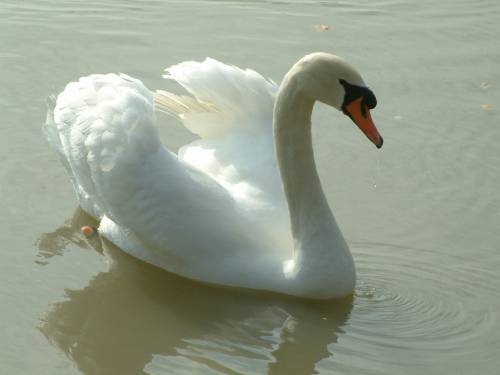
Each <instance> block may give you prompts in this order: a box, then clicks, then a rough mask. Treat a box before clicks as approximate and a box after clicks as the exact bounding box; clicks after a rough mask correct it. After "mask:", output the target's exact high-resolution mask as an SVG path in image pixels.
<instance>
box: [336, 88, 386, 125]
mask: <svg viewBox="0 0 500 375" xmlns="http://www.w3.org/2000/svg"><path fill="white" fill-rule="evenodd" d="M339 82H340V84H341V85H342V86H344V90H345V95H344V102H343V103H342V112H344V113H345V114H346V115H348V116H350V115H349V112H347V109H346V108H347V106H348V105H349V104H350V103H352V102H353V101H354V100H356V99H359V98H363V99H362V103H361V104H362V105H361V111H362V112H361V114H362V115H363V117H364V116H365V106H366V107H368V108H369V109H373V108H375V107H376V106H377V98H375V94H374V93H373V92H372V90H370V89H369V88H368V87H364V86H357V85H351V84H350V83H349V82H347V81H345V80H343V79H339ZM363 104H364V105H363Z"/></svg>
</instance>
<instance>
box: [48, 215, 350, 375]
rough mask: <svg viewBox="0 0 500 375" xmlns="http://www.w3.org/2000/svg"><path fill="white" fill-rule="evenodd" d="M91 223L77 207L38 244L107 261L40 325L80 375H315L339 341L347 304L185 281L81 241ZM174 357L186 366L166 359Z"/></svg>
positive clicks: (98, 244) (101, 243) (69, 292)
mask: <svg viewBox="0 0 500 375" xmlns="http://www.w3.org/2000/svg"><path fill="white" fill-rule="evenodd" d="M89 222H93V221H92V219H91V218H89V217H88V216H87V215H86V214H85V213H83V211H81V210H80V209H79V210H77V211H76V212H75V215H74V217H73V218H72V220H71V222H70V223H69V224H66V225H64V226H62V227H61V228H59V229H57V230H55V231H54V232H52V233H46V234H44V235H42V236H41V239H40V241H39V248H40V252H41V253H42V254H41V256H42V257H43V259H45V260H47V259H49V258H50V255H49V253H50V251H49V249H50V243H53V244H54V252H55V253H56V254H58V255H62V254H63V251H62V250H63V248H64V246H62V245H61V244H66V243H68V242H73V243H76V244H80V245H82V241H83V242H86V243H87V244H90V245H91V246H92V247H94V248H95V249H96V250H98V251H99V252H101V251H102V250H104V254H105V255H106V256H107V257H109V258H110V259H111V266H110V269H109V272H101V273H99V274H98V275H96V276H95V277H94V278H93V279H92V280H91V281H90V282H89V284H88V285H87V286H86V287H85V288H83V289H81V290H67V291H66V295H67V300H65V301H63V302H56V303H53V304H52V305H51V308H50V309H49V311H48V312H47V313H46V315H45V316H44V317H43V318H42V323H41V327H40V329H41V331H42V332H43V333H44V335H45V336H46V337H47V338H48V340H49V341H50V342H51V343H53V344H54V345H55V346H57V347H58V348H60V349H61V350H62V351H64V352H65V353H66V354H67V356H68V357H69V358H70V359H71V360H72V361H74V363H75V364H76V366H77V367H78V368H79V369H80V370H81V371H82V372H83V373H85V374H144V373H149V372H150V371H151V372H152V373H173V372H176V373H179V372H180V373H192V371H193V369H196V370H197V372H200V371H201V373H206V371H204V370H203V369H205V370H211V372H212V373H213V372H216V373H265V372H267V373H269V374H312V373H315V370H314V368H315V365H316V364H317V363H318V362H319V361H320V360H322V359H324V358H327V357H330V356H331V355H332V354H331V353H330V352H329V349H328V346H329V344H331V343H334V342H336V341H337V332H339V329H340V327H341V326H342V325H343V324H344V323H345V321H346V320H347V318H348V315H349V313H350V311H351V309H352V303H353V302H352V298H348V299H345V300H341V301H335V302H322V303H318V302H314V303H313V302H306V301H298V300H296V299H292V298H287V297H283V296H279V295H275V294H258V293H255V292H247V291H241V290H233V289H223V288H216V287H211V286H207V285H203V284H200V283H196V282H192V281H189V280H185V279H183V278H180V277H178V276H175V275H172V274H169V273H167V272H165V271H163V270H160V269H158V268H156V267H153V266H150V265H148V264H145V263H143V262H140V261H138V260H136V259H134V258H132V257H130V256H128V255H127V254H125V253H123V252H122V251H121V250H119V249H117V248H116V247H114V246H113V245H112V244H110V243H109V242H107V241H104V240H101V239H100V238H99V237H97V236H95V237H93V238H91V239H90V240H89V241H85V240H84V239H83V237H82V236H81V235H80V234H79V228H80V227H81V226H82V225H85V224H88V223H89ZM57 244H59V246H56V245H57ZM42 245H43V246H42ZM179 357H182V358H180V359H181V360H182V363H183V366H182V367H183V369H175V368H173V366H172V364H171V362H169V359H172V358H174V359H176V360H179ZM153 358H155V359H158V358H162V359H163V360H160V361H156V362H158V363H159V365H160V369H159V370H158V365H156V366H153V365H152V364H151V362H152V361H153V362H154V360H153ZM169 363H170V364H169ZM162 364H163V365H162ZM162 366H163V368H162ZM148 368H149V370H148ZM174 370H176V371H174Z"/></svg>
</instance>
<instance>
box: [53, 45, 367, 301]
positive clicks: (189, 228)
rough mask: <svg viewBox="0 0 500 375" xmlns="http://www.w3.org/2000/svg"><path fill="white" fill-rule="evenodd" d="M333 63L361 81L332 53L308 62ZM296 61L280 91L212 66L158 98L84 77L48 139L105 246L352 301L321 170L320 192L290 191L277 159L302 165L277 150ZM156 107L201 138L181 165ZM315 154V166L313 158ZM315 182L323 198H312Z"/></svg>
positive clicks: (120, 79)
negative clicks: (297, 204) (164, 139)
mask: <svg viewBox="0 0 500 375" xmlns="http://www.w3.org/2000/svg"><path fill="white" fill-rule="evenodd" d="M332 58H334V63H333V66H332V67H330V68H331V69H333V70H332V71H331V72H329V73H331V74H337V75H341V74H344V75H347V76H348V77H347V78H350V77H351V76H352V77H354V78H353V79H354V80H358V81H360V80H361V78H360V77H359V76H358V75H356V74H354V73H353V72H351V70H352V68H351V67H349V66H348V65H347V64H346V63H345V62H343V61H342V60H340V59H338V58H336V57H331V55H326V54H315V55H310V56H308V57H306V58H304V59H303V61H311V62H312V63H317V60H318V61H319V60H324V59H327V60H328V61H329V64H331V61H330V60H331V59H332ZM320 62H321V61H320ZM298 65H299V64H297V65H296V66H295V67H294V68H293V69H292V71H291V72H290V73H289V75H288V76H287V77H288V81H287V78H285V81H284V84H282V86H281V89H280V94H278V86H277V85H276V84H275V83H273V82H272V81H270V80H266V79H264V78H263V77H262V76H261V75H259V74H258V73H256V72H255V71H252V70H248V69H247V70H241V69H239V68H237V67H234V66H228V65H225V64H222V63H220V62H218V61H216V60H213V59H206V60H205V61H203V62H200V63H199V62H185V63H181V64H179V65H176V66H173V67H170V68H168V69H166V74H165V76H164V77H165V78H167V79H172V80H175V81H177V82H178V83H179V84H181V85H182V86H183V87H184V88H185V89H186V91H187V92H188V93H189V94H190V95H188V96H181V95H175V94H172V93H168V92H165V91H159V92H157V93H155V94H153V93H151V92H150V91H149V90H148V89H147V88H146V87H145V86H144V85H143V84H142V83H141V82H140V81H139V80H136V79H134V78H131V77H129V76H126V75H124V74H119V75H117V74H106V75H97V74H96V75H91V76H88V77H83V78H80V80H79V81H78V82H72V83H70V84H68V85H67V87H66V88H65V90H64V91H63V92H62V93H61V94H59V96H58V97H57V101H56V102H55V107H54V105H53V106H52V108H50V109H49V112H48V116H47V122H46V125H45V127H44V131H45V134H46V137H47V139H48V140H49V142H50V144H51V145H52V147H53V148H54V149H55V150H56V151H57V152H58V154H59V155H60V157H61V159H62V162H63V164H64V166H65V168H66V169H67V172H68V174H69V176H70V178H71V181H72V183H73V186H74V189H75V192H76V194H77V197H78V199H79V202H80V205H81V206H82V208H83V209H84V210H85V211H87V212H89V213H90V214H91V215H92V216H94V217H96V218H97V219H98V220H100V222H101V224H100V227H99V232H100V233H101V234H102V235H103V236H105V237H106V238H108V239H109V240H111V241H112V242H114V243H115V244H116V245H118V246H119V247H121V248H122V249H123V250H124V251H126V252H128V253H130V254H131V255H133V256H136V257H138V258H140V259H142V260H144V261H146V262H149V263H152V264H154V265H157V266H159V267H162V268H164V269H166V270H169V271H171V272H174V273H177V274H180V275H183V276H185V277H188V278H191V279H196V280H200V281H205V282H209V283H215V284H223V285H228V286H235V287H244V288H254V289H265V290H272V291H277V292H281V293H287V294H293V295H297V296H302V297H311V298H330V297H338V296H342V295H345V294H347V293H349V292H351V291H352V289H353V286H354V267H353V264H352V258H351V256H350V253H349V250H348V248H347V245H346V244H345V241H344V240H343V238H342V235H341V233H340V231H339V230H338V228H337V226H336V224H335V221H334V219H333V216H332V215H331V212H330V210H329V209H328V206H327V205H326V200H325V199H324V196H323V195H322V194H323V193H322V191H321V187H320V185H319V180H318V179H317V175H316V174H315V173H316V171H315V168H314V162H313V164H312V166H311V165H310V163H309V165H308V166H305V167H306V168H309V169H310V168H313V169H314V171H313V172H314V173H313V172H311V173H312V174H311V175H310V176H311V177H308V176H309V174H308V172H304V173H303V174H304V178H306V179H307V178H309V181H307V184H309V185H310V187H309V188H307V190H308V191H307V192H305V191H304V188H303V187H300V186H298V185H297V184H296V183H294V182H293V181H292V180H293V178H292V180H290V182H289V183H288V185H287V180H289V179H287V177H286V175H287V173H288V172H286V171H284V170H283V165H281V166H280V162H282V160H281V159H280V158H288V157H289V158H290V160H292V159H295V158H297V157H300V155H299V154H297V155H295V154H294V152H291V151H290V150H291V149H289V147H288V146H289V145H287V146H286V148H287V149H289V150H288V151H286V152H285V153H288V154H290V152H291V153H292V154H291V155H290V156H286V155H284V154H283V151H282V152H281V153H280V147H279V145H277V148H278V154H276V151H275V147H274V146H273V139H274V137H273V126H272V123H273V109H274V108H275V104H276V96H277V95H281V96H282V99H283V100H284V105H283V108H285V107H286V101H287V95H288V96H289V94H290V92H291V91H290V90H297V87H292V86H293V84H292V83H293V82H292V81H294V80H293V79H292V78H293V77H295V76H300V71H301V70H300V69H298V68H297V66H298ZM319 65H321V66H322V64H319ZM323 65H324V64H323ZM294 69H295V70H296V71H295V72H294ZM318 69H319V70H321V69H320V68H318ZM322 69H325V68H324V67H323V68H322ZM302 70H304V69H302ZM292 73H293V74H292ZM358 77H359V78H358ZM287 82H288V84H287ZM355 83H356V82H355ZM360 83H361V84H362V81H361V82H360ZM284 87H285V88H284ZM285 89H286V90H288V91H286V92H285V93H283V91H284V90H285ZM338 90H341V88H338ZM155 101H156V104H155ZM278 102H279V100H278ZM155 106H156V108H157V109H159V110H162V111H165V112H168V113H170V114H172V115H174V116H176V117H178V118H179V119H180V120H181V121H182V123H183V124H184V125H185V126H186V128H187V129H189V130H190V131H191V132H193V133H195V134H197V135H199V136H200V139H199V140H196V141H194V142H192V143H190V144H187V145H185V146H183V147H182V148H181V149H180V150H179V153H178V155H176V154H174V153H172V152H170V151H169V150H167V149H166V148H165V147H164V146H163V145H162V144H161V142H160V139H159V135H158V129H157V127H156V116H155ZM276 106H278V104H276ZM311 108H312V104H311ZM306 112H307V111H306ZM276 113H279V111H278V109H275V116H276ZM295 117H296V118H294V119H292V120H291V122H292V124H290V129H292V128H296V127H297V126H298V125H300V124H298V123H297V124H293V122H294V121H296V122H299V121H300V118H301V116H300V114H299V115H298V116H295ZM281 119H282V120H283V121H281V123H279V121H278V120H277V119H276V118H275V121H274V122H275V125H274V126H275V132H277V135H276V139H277V142H280V138H283V137H281V136H279V135H278V133H279V132H278V128H279V129H282V130H285V129H286V125H285V124H283V122H285V121H286V120H287V116H286V115H282V116H281ZM307 128H308V124H306V126H304V129H305V130H303V131H304V132H306V133H305V136H304V137H303V138H304V141H305V143H306V144H307V142H308V140H307ZM293 132H295V130H294V131H292V132H290V134H292V133H293ZM300 141H301V140H300V136H298V138H297V137H296V142H300ZM287 142H288V141H287ZM302 149H303V147H301V146H299V147H298V148H297V150H302ZM300 152H305V153H307V150H305V151H300ZM310 153H311V155H309V156H307V155H305V160H309V159H311V160H313V159H312V149H311V152H310ZM276 155H278V157H277V156H276ZM297 160H299V159H297ZM309 161H310V160H309ZM281 164H287V162H285V163H281ZM296 164H299V163H296ZM302 167H304V165H302V166H299V165H297V169H296V170H295V172H294V171H290V176H293V175H294V174H295V175H296V174H297V173H300V174H302V172H303V171H300V170H299V169H298V168H302ZM280 169H281V175H283V178H284V183H285V191H287V194H288V195H286V194H284V191H283V183H282V182H281V181H282V178H281V176H280ZM292 169H293V168H292ZM315 176H316V180H317V181H315ZM299 185H300V184H299ZM316 185H317V186H318V187H319V190H318V189H317V188H311V186H312V187H316ZM290 192H292V195H293V194H295V195H294V196H296V197H297V199H298V200H299V201H301V202H302V201H303V204H308V205H309V206H311V207H313V206H315V205H316V206H317V207H314V208H313V210H315V211H314V212H316V213H317V215H313V216H314V217H309V216H311V212H312V211H311V212H309V211H308V209H305V211H304V212H305V213H304V214H300V213H299V212H297V211H296V210H295V209H294V207H293V206H294V205H290V199H291V198H290V194H291V193H290ZM293 192H295V193H293ZM308 195H309V196H310V197H309V198H307V199H305V198H304V197H307V196H308ZM318 196H319V198H318ZM301 197H302V198H304V199H302V198H301ZM321 197H323V198H321ZM287 200H288V204H287ZM308 200H309V201H310V204H309V203H307V201H308ZM318 202H319V203H318ZM289 208H290V210H289ZM301 215H302V217H301V219H300V221H301V222H303V225H302V226H303V230H297V229H296V228H295V229H294V224H293V223H294V217H296V218H297V217H299V216H301ZM290 222H292V228H290V225H291V224H290ZM323 232H324V233H323ZM305 241H308V242H309V241H310V242H317V243H316V244H313V243H311V244H305ZM306 245H307V246H306ZM314 258H316V259H314ZM332 275H333V276H332Z"/></svg>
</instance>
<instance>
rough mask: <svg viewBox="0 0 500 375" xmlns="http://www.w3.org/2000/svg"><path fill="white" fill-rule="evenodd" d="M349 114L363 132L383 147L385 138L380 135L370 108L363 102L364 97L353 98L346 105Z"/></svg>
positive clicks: (378, 145)
mask: <svg viewBox="0 0 500 375" xmlns="http://www.w3.org/2000/svg"><path fill="white" fill-rule="evenodd" d="M345 111H346V112H347V115H348V116H349V117H350V118H351V120H352V121H354V123H355V124H356V125H357V126H358V128H360V129H361V131H362V132H363V133H365V135H366V136H367V137H368V139H369V140H370V141H372V142H373V143H374V144H375V146H377V148H380V147H382V144H383V143H384V140H383V139H382V137H381V136H380V134H379V132H378V130H377V128H376V127H375V124H374V122H373V120H372V116H371V115H370V110H369V109H368V107H367V106H366V105H365V104H363V98H362V97H360V98H358V99H356V100H353V101H352V102H351V103H349V104H348V105H347V106H346V107H345Z"/></svg>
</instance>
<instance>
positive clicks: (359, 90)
mask: <svg viewBox="0 0 500 375" xmlns="http://www.w3.org/2000/svg"><path fill="white" fill-rule="evenodd" d="M292 71H293V73H294V74H293V75H294V77H295V79H296V83H297V85H298V87H297V89H298V90H299V91H300V92H301V93H302V94H304V95H306V96H308V97H310V98H311V99H312V100H319V101H320V102H323V103H325V104H328V105H330V106H332V107H334V108H336V109H338V110H339V111H342V112H343V113H344V114H345V115H347V116H349V117H350V118H351V120H352V121H353V122H354V123H355V124H356V125H357V126H358V127H359V128H360V129H361V131H362V132H363V133H364V134H365V135H366V136H367V137H368V139H369V140H370V141H372V142H373V143H374V144H375V146H377V148H380V147H382V144H383V142H384V141H383V139H382V137H381V136H380V134H379V132H378V130H377V128H376V127H375V124H374V123H373V120H372V118H371V115H370V109H373V108H375V106H376V105H377V99H376V98H375V95H374V94H373V92H372V91H371V90H370V89H369V88H368V87H367V86H366V84H365V83H364V81H363V79H362V78H361V75H360V74H359V73H358V72H357V71H356V69H354V68H353V67H352V66H351V65H349V64H348V63H347V62H346V61H345V60H343V59H342V58H340V57H338V56H335V55H331V54H328V53H322V52H318V53H313V54H310V55H307V56H305V57H303V58H302V59H300V60H299V62H298V63H297V64H296V65H295V66H294V67H293V68H292Z"/></svg>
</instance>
